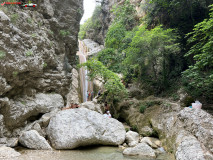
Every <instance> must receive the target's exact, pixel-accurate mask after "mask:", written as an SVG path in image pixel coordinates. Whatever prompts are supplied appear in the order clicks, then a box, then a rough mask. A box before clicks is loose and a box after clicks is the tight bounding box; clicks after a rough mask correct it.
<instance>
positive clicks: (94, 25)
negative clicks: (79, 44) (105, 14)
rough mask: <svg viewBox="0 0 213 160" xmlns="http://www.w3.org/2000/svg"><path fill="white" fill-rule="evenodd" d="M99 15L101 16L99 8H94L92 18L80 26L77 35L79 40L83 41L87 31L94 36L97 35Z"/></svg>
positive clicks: (99, 24)
mask: <svg viewBox="0 0 213 160" xmlns="http://www.w3.org/2000/svg"><path fill="white" fill-rule="evenodd" d="M100 14H101V6H96V8H95V10H94V12H93V15H92V17H91V18H89V19H87V20H86V21H85V22H84V24H82V25H81V26H80V31H79V33H78V38H79V39H81V40H82V39H85V38H86V33H87V32H89V31H92V32H94V36H95V35H97V32H98V31H99V30H100V28H101V21H100Z"/></svg>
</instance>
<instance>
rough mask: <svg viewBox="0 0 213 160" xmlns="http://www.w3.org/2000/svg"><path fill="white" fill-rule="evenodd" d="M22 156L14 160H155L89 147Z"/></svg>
mask: <svg viewBox="0 0 213 160" xmlns="http://www.w3.org/2000/svg"><path fill="white" fill-rule="evenodd" d="M18 151H19V152H20V153H21V154H22V155H21V156H20V157H18V158H13V160H154V159H147V158H142V157H140V158H139V157H132V156H131V157H130V156H123V154H122V150H120V149H118V147H108V146H106V147H105V146H104V147H87V148H82V149H78V150H63V151H58V150H53V151H37V150H26V149H23V148H22V149H20V148H19V149H18ZM155 160H156V159H155ZM157 160H174V158H173V156H172V155H169V154H163V155H160V156H159V157H158V158H157Z"/></svg>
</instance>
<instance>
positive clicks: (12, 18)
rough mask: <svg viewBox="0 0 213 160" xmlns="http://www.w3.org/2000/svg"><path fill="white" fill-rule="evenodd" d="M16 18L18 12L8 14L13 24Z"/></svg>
mask: <svg viewBox="0 0 213 160" xmlns="http://www.w3.org/2000/svg"><path fill="white" fill-rule="evenodd" d="M18 18H19V14H18V13H15V14H12V15H11V16H10V19H11V22H12V23H13V24H16V22H17V20H18Z"/></svg>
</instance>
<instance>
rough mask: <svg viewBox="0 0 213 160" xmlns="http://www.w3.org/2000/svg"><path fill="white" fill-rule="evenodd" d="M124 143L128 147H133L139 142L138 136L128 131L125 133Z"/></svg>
mask: <svg viewBox="0 0 213 160" xmlns="http://www.w3.org/2000/svg"><path fill="white" fill-rule="evenodd" d="M126 142H127V143H128V145H129V146H130V147H134V146H136V145H137V144H138V142H139V134H138V133H137V132H133V131H128V132H127V133H126Z"/></svg>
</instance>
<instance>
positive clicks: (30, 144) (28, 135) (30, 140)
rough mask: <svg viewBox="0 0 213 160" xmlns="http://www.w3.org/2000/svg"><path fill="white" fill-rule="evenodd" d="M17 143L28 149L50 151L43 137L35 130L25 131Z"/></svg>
mask: <svg viewBox="0 0 213 160" xmlns="http://www.w3.org/2000/svg"><path fill="white" fill-rule="evenodd" d="M19 142H20V143H21V144H22V145H23V146H25V147H27V148H30V149H40V150H49V149H51V147H50V145H49V144H48V142H47V141H46V140H45V138H44V137H42V136H40V135H39V133H38V132H37V131H36V130H31V131H26V132H24V133H23V134H22V135H21V136H20V137H19Z"/></svg>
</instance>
